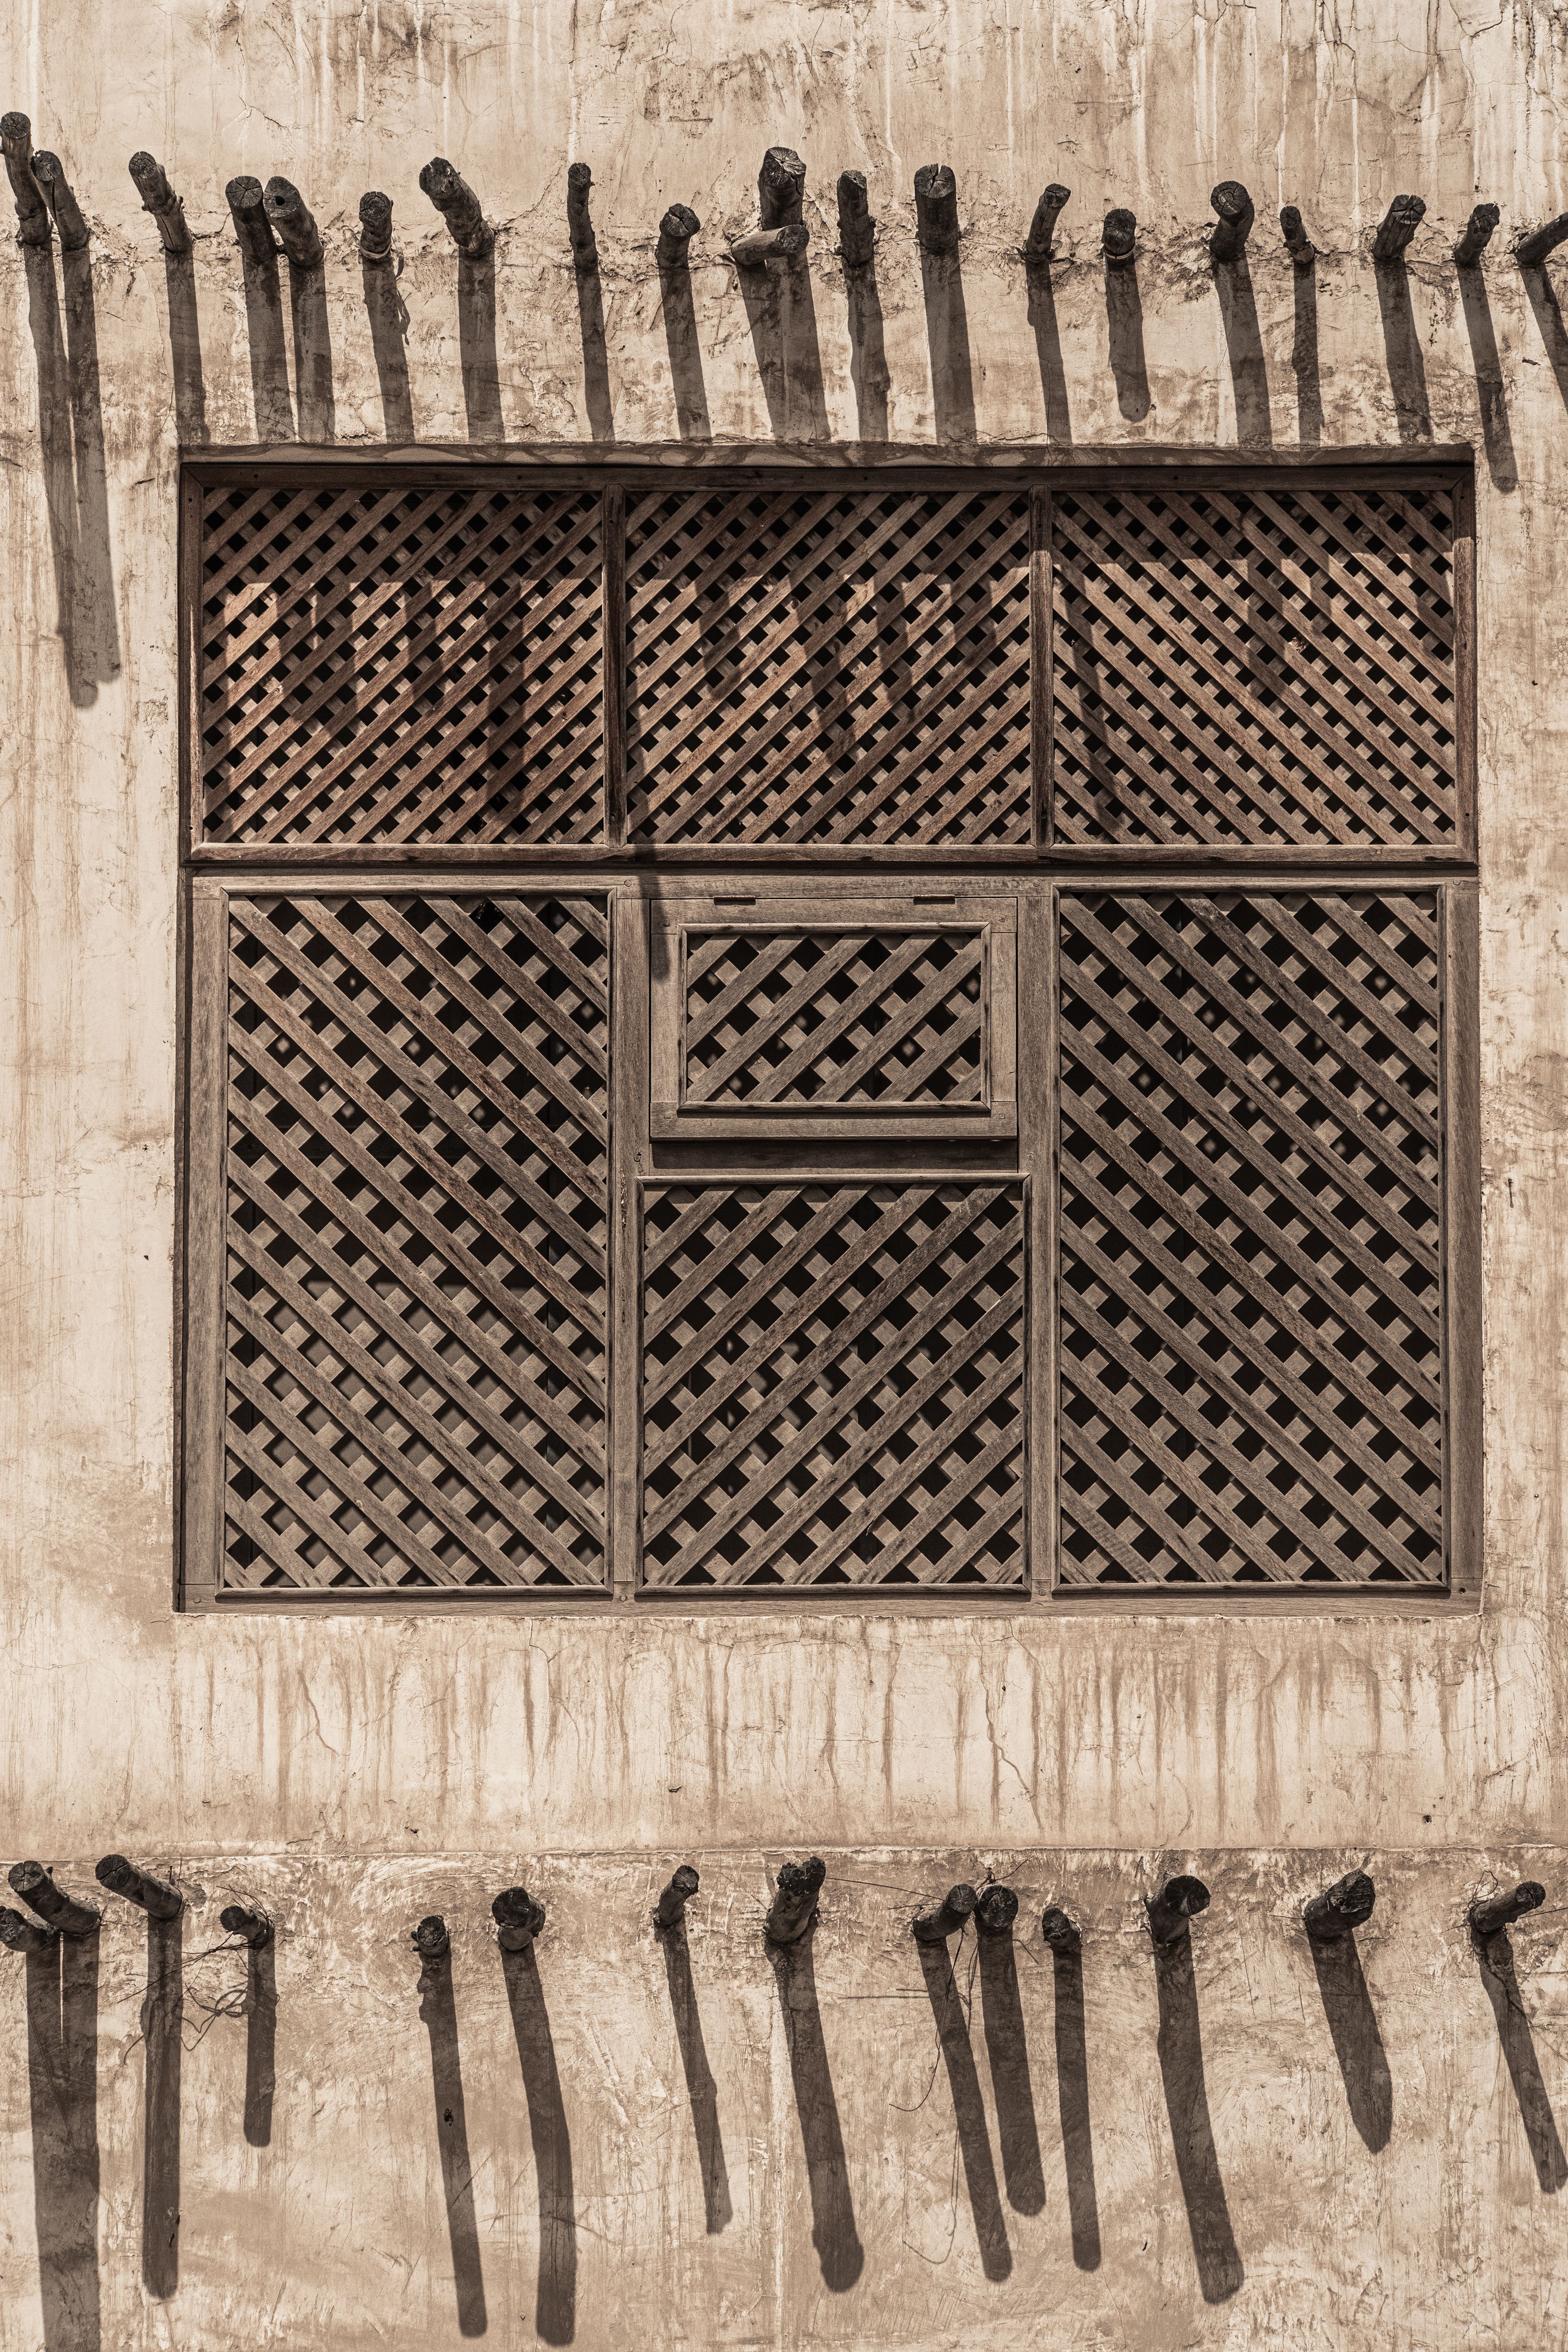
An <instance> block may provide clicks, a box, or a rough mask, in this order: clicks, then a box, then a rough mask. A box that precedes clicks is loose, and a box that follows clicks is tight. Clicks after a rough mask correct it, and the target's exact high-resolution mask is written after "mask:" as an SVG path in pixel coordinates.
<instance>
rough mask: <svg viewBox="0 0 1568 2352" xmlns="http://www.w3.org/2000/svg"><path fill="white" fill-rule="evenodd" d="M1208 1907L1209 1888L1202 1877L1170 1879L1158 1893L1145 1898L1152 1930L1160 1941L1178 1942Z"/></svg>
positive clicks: (1152, 1933)
mask: <svg viewBox="0 0 1568 2352" xmlns="http://www.w3.org/2000/svg"><path fill="white" fill-rule="evenodd" d="M1208 1906H1209V1891H1208V1888H1207V1887H1206V1886H1205V1885H1204V1883H1203V1880H1202V1879H1201V1878H1168V1879H1167V1880H1166V1881H1165V1884H1164V1885H1163V1886H1162V1887H1161V1889H1160V1892H1159V1893H1158V1895H1151V1896H1146V1897H1145V1901H1144V1907H1145V1909H1146V1910H1147V1912H1148V1914H1149V1933H1150V1934H1151V1935H1152V1937H1153V1938H1154V1941H1155V1942H1156V1943H1157V1944H1173V1943H1176V1942H1177V1941H1178V1940H1179V1939H1180V1937H1183V1936H1184V1935H1185V1934H1186V1932H1187V1928H1188V1926H1189V1924H1190V1923H1191V1922H1192V1921H1193V1920H1194V1919H1195V1918H1196V1917H1197V1916H1198V1914H1199V1912H1200V1911H1206V1910H1207V1909H1208Z"/></svg>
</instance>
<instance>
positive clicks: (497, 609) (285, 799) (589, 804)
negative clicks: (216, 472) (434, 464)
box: [200, 485, 604, 845]
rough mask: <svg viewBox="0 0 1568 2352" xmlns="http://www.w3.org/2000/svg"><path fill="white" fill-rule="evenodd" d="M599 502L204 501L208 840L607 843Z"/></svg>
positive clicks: (287, 491) (409, 495)
mask: <svg viewBox="0 0 1568 2352" xmlns="http://www.w3.org/2000/svg"><path fill="white" fill-rule="evenodd" d="M599 515H600V501H599V499H598V498H597V497H596V496H592V495H584V494H581V493H579V492H576V491H569V490H542V489H539V490H536V489H528V488H512V487H500V488H451V487H443V486H440V485H432V486H429V487H426V488H408V487H406V486H403V485H397V486H390V487H382V488H357V489H356V488H311V487H309V486H307V485H296V486H294V487H290V488H281V489H279V488H267V489H255V488H245V489H222V488H209V489H208V490H207V491H206V493H205V498H204V500H203V507H202V591H201V595H202V604H201V620H200V627H201V640H200V669H201V677H200V687H201V747H200V764H201V775H200V782H201V793H202V806H203V832H204V837H205V839H206V840H208V841H213V842H254V843H258V844H260V843H289V844H294V845H308V844H319V845H329V844H341V843H349V842H377V841H385V842H394V841H395V842H430V843H436V842H468V843H476V844H478V843H484V842H500V841H504V842H512V843H521V842H561V841H589V840H596V839H597V838H599V836H600V835H601V834H602V832H603V827H604V816H603V806H604V793H603V764H604V761H603V715H602V708H601V706H602V700H603V672H604V659H603V617H602V615H603V593H602V587H601V570H602V556H601V548H600V520H599Z"/></svg>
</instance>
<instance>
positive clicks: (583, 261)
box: [566, 163, 599, 269]
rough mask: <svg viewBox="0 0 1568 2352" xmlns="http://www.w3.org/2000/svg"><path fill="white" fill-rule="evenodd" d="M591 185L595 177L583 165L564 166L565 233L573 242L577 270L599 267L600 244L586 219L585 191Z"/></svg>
mask: <svg viewBox="0 0 1568 2352" xmlns="http://www.w3.org/2000/svg"><path fill="white" fill-rule="evenodd" d="M593 184H594V174H593V173H592V172H591V171H590V170H589V168H588V166H587V164H586V163H569V164H568V165H567V166H566V230H567V234H568V236H570V237H571V240H572V258H573V260H574V263H575V264H576V266H577V268H579V269H597V268H598V266H599V243H598V239H597V238H596V237H595V235H594V224H593V222H592V221H591V220H590V218H589V216H588V191H589V189H590V188H591V187H592V186H593Z"/></svg>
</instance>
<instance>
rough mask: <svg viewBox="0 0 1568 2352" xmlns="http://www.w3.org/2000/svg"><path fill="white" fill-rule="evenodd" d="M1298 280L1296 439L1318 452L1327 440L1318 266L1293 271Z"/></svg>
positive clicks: (1293, 362)
mask: <svg viewBox="0 0 1568 2352" xmlns="http://www.w3.org/2000/svg"><path fill="white" fill-rule="evenodd" d="M1290 274H1291V276H1292V278H1294V279H1295V289H1294V291H1295V298H1296V323H1295V333H1294V336H1293V337H1292V340H1291V343H1290V373H1291V374H1292V375H1293V376H1294V377H1295V379H1296V438H1297V440H1298V441H1299V442H1300V446H1301V447H1302V448H1303V449H1315V448H1317V447H1318V446H1319V444H1320V443H1321V440H1322V437H1323V383H1322V375H1321V370H1320V366H1319V361H1318V265H1317V263H1316V261H1315V260H1314V261H1310V262H1309V263H1308V264H1307V266H1306V268H1302V269H1292V271H1291V273H1290Z"/></svg>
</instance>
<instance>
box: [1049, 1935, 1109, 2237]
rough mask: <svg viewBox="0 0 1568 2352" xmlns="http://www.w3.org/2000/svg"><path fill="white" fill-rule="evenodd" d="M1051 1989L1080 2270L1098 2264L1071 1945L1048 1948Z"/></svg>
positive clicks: (1078, 1957) (1079, 1963)
mask: <svg viewBox="0 0 1568 2352" xmlns="http://www.w3.org/2000/svg"><path fill="white" fill-rule="evenodd" d="M1051 1969H1052V1974H1053V1976H1054V1978H1055V1991H1056V2043H1057V2112H1058V2116H1059V2118H1060V2123H1061V2134H1062V2165H1063V2169H1064V2170H1065V2172H1066V2174H1067V2191H1068V2228H1069V2230H1070V2231H1071V2233H1072V2258H1073V2262H1074V2263H1075V2265H1076V2266H1077V2268H1078V2269H1079V2270H1080V2271H1097V2270H1098V2269H1099V2268H1100V2203H1099V2200H1098V2198H1097V2196H1096V2194H1095V2186H1094V2137H1093V2133H1092V2130H1091V2127H1090V2124H1089V2051H1088V2047H1087V2043H1086V2040H1085V2034H1084V2009H1083V1953H1082V1950H1081V1948H1079V1946H1078V1945H1076V1944H1074V1945H1073V1946H1072V1947H1070V1948H1068V1949H1065V1950H1064V1949H1060V1948H1053V1950H1052V1953H1051Z"/></svg>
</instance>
